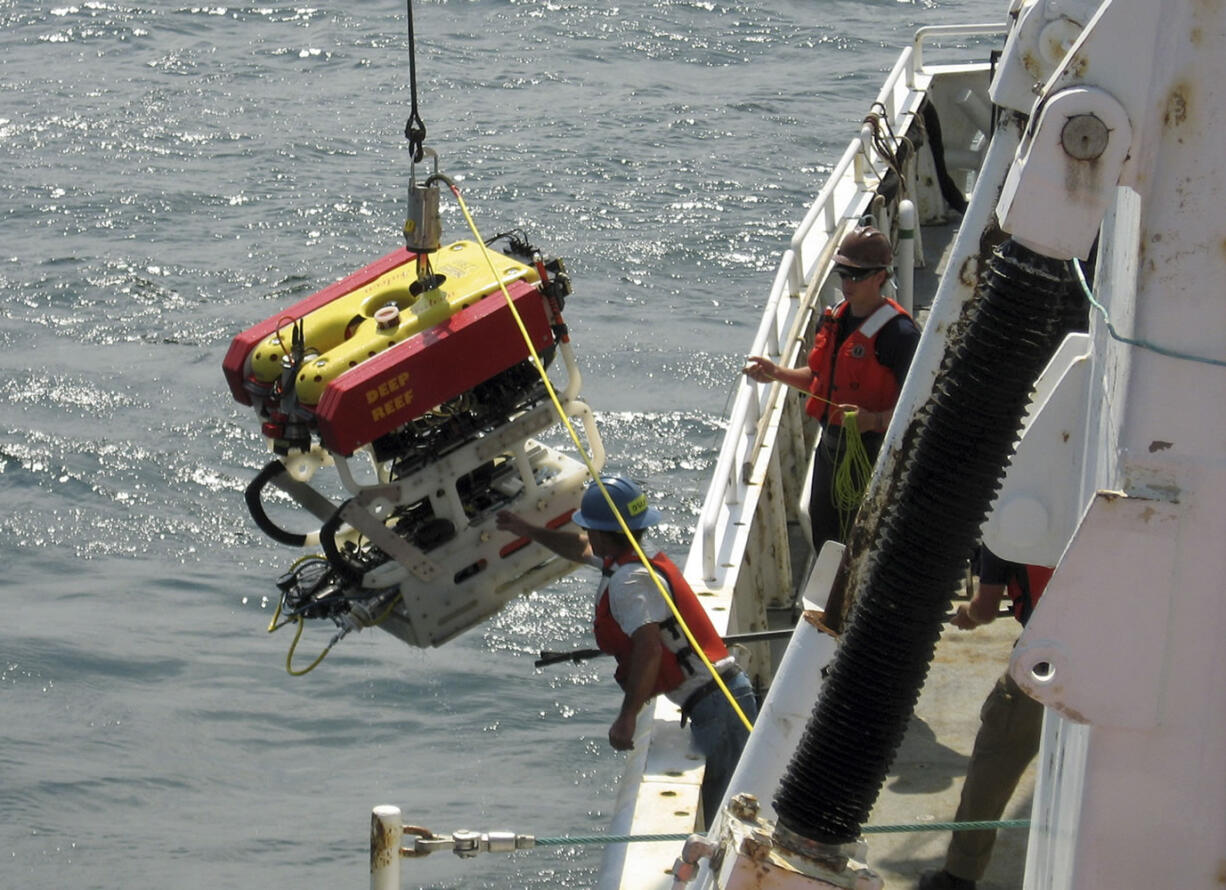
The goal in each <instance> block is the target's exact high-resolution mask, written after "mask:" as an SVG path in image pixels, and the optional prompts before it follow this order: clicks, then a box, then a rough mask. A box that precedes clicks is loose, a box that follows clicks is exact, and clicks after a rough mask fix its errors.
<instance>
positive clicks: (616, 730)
mask: <svg viewBox="0 0 1226 890" xmlns="http://www.w3.org/2000/svg"><path fill="white" fill-rule="evenodd" d="M637 723H638V720H637V719H636V715H634V714H620V713H619V714H618V715H617V719H616V720H614V721H613V725H612V726H610V727H609V744H610V745H612V746H613V747H614V748H615V749H617V750H618V751H631V750H633V749H634V728H635V726H636V725H637Z"/></svg>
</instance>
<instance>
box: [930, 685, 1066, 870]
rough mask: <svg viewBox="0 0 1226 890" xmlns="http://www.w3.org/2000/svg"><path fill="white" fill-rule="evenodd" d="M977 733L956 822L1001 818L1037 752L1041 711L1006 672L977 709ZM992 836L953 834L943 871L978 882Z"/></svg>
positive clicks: (991, 833) (987, 832)
mask: <svg viewBox="0 0 1226 890" xmlns="http://www.w3.org/2000/svg"><path fill="white" fill-rule="evenodd" d="M980 721H981V722H980V726H979V732H978V733H977V734H976V736H975V745H974V748H973V749H972V751H971V760H970V763H969V764H968V765H967V768H966V782H965V783H964V784H963V785H962V798H961V800H960V801H959V803H958V812H957V814H956V815H955V816H954V820H955V821H957V822H979V821H991V820H995V819H999V818H1000V817H1001V814H1003V813H1004V811H1005V807H1006V806H1008V804H1009V798H1011V797H1012V796H1013V792H1014V790H1016V788H1017V783H1018V782H1019V781H1020V780H1021V778H1022V773H1024V772H1025V771H1026V767H1028V766H1029V765H1030V761H1032V760H1033V759H1034V756H1035V755H1036V754H1037V753H1038V751H1039V738H1040V735H1041V733H1042V728H1043V706H1042V705H1041V704H1039V703H1038V702H1037V701H1035V700H1034V699H1032V698H1030V697H1029V696H1028V695H1026V693H1024V692H1022V690H1021V689H1020V688H1019V687H1018V685H1017V684H1016V683H1014V682H1013V678H1012V677H1010V676H1009V675H1008V674H1007V673H1006V674H1004V675H1003V676H1001V678H1000V679H999V680H998V681H997V682H996V685H995V686H994V687H993V689H992V691H991V693H990V694H989V695H988V697H987V700H986V701H984V703H983V708H982V709H981V710H980ZM995 843H996V832H995V831H992V830H984V831H955V832H954V833H953V837H952V838H951V839H950V842H949V850H948V852H947V853H946V856H945V871H947V872H949V873H950V874H951V875H954V876H956V877H959V878H965V879H967V880H971V881H978V880H980V879H981V878H982V877H983V873H984V872H985V871H986V870H987V867H988V862H989V861H990V860H991V858H992V846H993V845H994V844H995Z"/></svg>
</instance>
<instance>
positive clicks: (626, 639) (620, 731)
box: [497, 476, 757, 821]
mask: <svg viewBox="0 0 1226 890" xmlns="http://www.w3.org/2000/svg"><path fill="white" fill-rule="evenodd" d="M601 481H602V482H603V484H604V489H605V490H606V491H607V492H608V494H609V499H610V500H612V502H613V503H612V506H610V503H609V500H606V498H605V495H604V492H602V491H601V489H600V486H597V485H592V486H590V487H589V488H588V490H587V491H586V492H585V493H584V495H583V500H582V501H581V502H580V507H579V510H578V511H577V512H576V513H575V514H574V515H573V516H572V517H571V519H572V520H573V521H574V523H575V525H577V526H579V528H580V529H582V530H583V531H582V532H570V531H564V530H561V529H550V528H545V527H542V526H538V525H533V524H532V523H530V522H528V521H527V520H525V519H523V517H521V516H519V515H518V514H515V513H512V512H510V511H505V510H504V511H502V512H500V513H499V514H498V516H497V524H498V528H500V529H502V530H504V531H509V532H511V533H512V534H515V535H519V536H521V537H526V538H530V539H531V540H533V541H535V542H537V543H538V544H542V545H543V546H545V547H547V548H548V549H550V550H552V551H553V552H554V553H556V554H558V555H559V556H561V557H563V558H565V559H569V560H572V561H574V562H583V563H587V564H588V565H591V566H593V567H596V568H599V569H600V570H601V575H602V579H601V583H600V586H599V588H598V589H597V593H596V617H595V622H594V631H595V636H596V645H597V646H599V647H600V649H601V651H602V652H607V653H608V654H610V655H612V656H614V658H615V659H616V660H617V670H616V673H615V677H616V679H617V682H618V685H620V686H621V688H622V692H623V696H622V704H621V708H620V709H619V710H618V712H617V717H616V718H615V719H614V721H613V723H612V725H611V726H610V727H609V744H610V745H612V746H613V747H614V748H616V749H617V750H619V751H626V750H629V749H631V748H633V747H634V731H635V727H636V725H637V721H638V713H639V711H640V710H641V709H642V707H643V705H644V704H646V703H647V702H648V701H649V700H650V699H651V698H653V697H654V696H656V695H659V694H663V695H666V696H668V698H669V700H671V701H673V702H675V703H676V704H677V705H679V706H680V707H681V725H682V726H684V725H686V723H687V722H688V723H689V724H690V727H691V729H690V731H691V734H692V738H693V740H694V744H695V746H696V747H697V748H698V749H699V750H700V751H701V752H702V753H703V754H704V755H705V756H706V759H707V767H706V772H705V774H704V777H703V782H702V806H703V814H704V817H705V818H706V819H707V820H708V821H709V820H710V819H711V817H712V816H713V815H714V813H715V810H716V808H717V807H718V806H719V803H720V801H721V800H722V799H723V796H724V791H725V790H726V789H727V787H728V781H729V779H731V778H732V771H733V770H734V769H735V767H736V763H737V760H738V759H739V758H740V756H741V750H742V748H744V747H745V742H746V741H747V740H748V738H749V728H748V727H747V726H746V725H745V721H744V720H742V717H741V714H738V713H737V711H736V710H735V709H733V708H732V706H731V705H730V704H729V702H728V700H727V697H726V696H724V695H723V692H722V690H721V689H720V687H719V684H718V683H716V681H715V680H714V678H713V677H712V676H711V674H710V671H709V670H708V669H707V667H706V664H704V663H703V661H704V660H703V658H701V657H700V656H699V654H698V653H697V652H695V650H694V644H697V646H698V647H699V648H700V649H701V650H702V655H703V656H705V660H706V662H708V663H709V664H710V665H711V666H712V667H713V668H714V669H715V671H716V672H718V673H719V676H720V678H721V680H722V681H723V684H724V686H726V687H727V689H728V691H729V692H730V693H731V694H732V696H733V697H734V698H735V699H736V702H737V705H738V707H739V708H740V711H741V713H742V714H743V715H744V718H745V720H748V721H749V722H752V721H753V719H754V718H755V717H756V716H757V704H756V702H755V699H754V692H753V684H752V683H751V682H750V679H749V677H748V676H747V675H746V674H745V672H744V671H743V670H741V669H740V668H739V667H738V666H737V664H736V662H735V661H734V660H733V658H732V656H731V655H730V654H729V653H728V649H727V647H726V646H725V645H724V642H723V640H721V639H720V636H719V634H718V633H717V632H716V630H715V628H714V626H712V624H711V620H710V619H709V618H708V617H707V613H706V611H705V610H704V609H703V608H702V606H701V604H700V603H699V602H698V598H697V597H696V596H695V595H694V592H693V591H692V590H691V589H690V586H689V584H688V583H687V582H686V580H685V578H684V576H683V575H682V574H681V570H680V569H678V568H677V566H676V565H675V564H674V563H673V562H672V560H670V559H669V558H668V557H667V556H665V555H664V554H663V553H658V554H656V555H655V556H653V557H651V558H650V560H649V561H650V563H651V568H652V570H653V571H648V568H647V566H645V565H644V564H643V562H642V561H641V559H640V558H639V552H641V549H636V545H637V544H638V542H639V540H640V539H641V538H642V536H643V533H644V532H645V531H646V530H647V529H649V528H650V527H652V526H653V525H655V524H657V523H658V522H659V521H660V511H659V510H657V509H656V508H655V507H651V506H648V504H647V497H646V495H644V494H643V491H642V489H640V488H639V486H638V485H636V484H635V483H634V482H631V481H630V480H629V479H625V478H623V477H621V476H604V477H602V479H601ZM614 509H616V511H617V514H615V513H614V512H613V511H614ZM618 515H620V516H621V519H622V520H623V521H624V523H625V525H626V528H627V529H629V531H630V537H628V536H627V535H626V533H625V532H624V531H623V530H622V526H621V524H620V523H619V522H618ZM653 574H654V578H653ZM657 580H658V581H659V582H660V586H657ZM661 588H662V589H661ZM665 596H667V597H668V598H669V600H671V602H672V604H673V606H675V609H676V612H675V613H674V610H673V608H672V607H670V604H669V601H668V600H666V599H665ZM678 617H680V619H681V621H680V622H679V621H678ZM681 622H684V624H685V628H688V630H689V633H688V634H687V633H686V631H685V629H684V628H682V627H681V626H680V623H681ZM691 638H692V640H691Z"/></svg>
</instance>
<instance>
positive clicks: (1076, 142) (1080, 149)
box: [1060, 114, 1111, 161]
mask: <svg viewBox="0 0 1226 890" xmlns="http://www.w3.org/2000/svg"><path fill="white" fill-rule="evenodd" d="M1110 138H1111V131H1110V130H1108V129H1107V125H1106V124H1104V123H1103V122H1102V121H1100V120H1099V119H1098V118H1097V117H1095V116H1094V115H1092V114H1075V115H1073V116H1072V117H1070V118H1069V119H1068V120H1067V121H1065V122H1064V128H1063V129H1062V130H1061V131H1060V144H1061V145H1062V146H1064V150H1065V151H1066V152H1067V153H1068V154H1069V156H1070V157H1073V158H1075V159H1076V160H1078V161H1093V160H1095V159H1097V158H1099V157H1101V156H1102V153H1103V152H1104V151H1106V150H1107V142H1108V141H1109V140H1110Z"/></svg>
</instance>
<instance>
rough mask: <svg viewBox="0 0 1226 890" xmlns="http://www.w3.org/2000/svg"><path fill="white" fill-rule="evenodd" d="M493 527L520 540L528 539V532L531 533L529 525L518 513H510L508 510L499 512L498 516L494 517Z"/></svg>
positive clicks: (530, 525)
mask: <svg viewBox="0 0 1226 890" xmlns="http://www.w3.org/2000/svg"><path fill="white" fill-rule="evenodd" d="M494 525H495V526H497V527H498V529H499V530H500V531H504V532H510V533H511V534H513V535H519V536H520V537H521V538H526V537H528V535H529V532H531V531H532V524H531V523H529V522H528V521H527V520H525V519H524V518H523V517H522V516H520V515H519V514H518V513H512V512H511V511H510V510H499V511H498V514H497V515H496V516H495V517H494Z"/></svg>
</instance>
